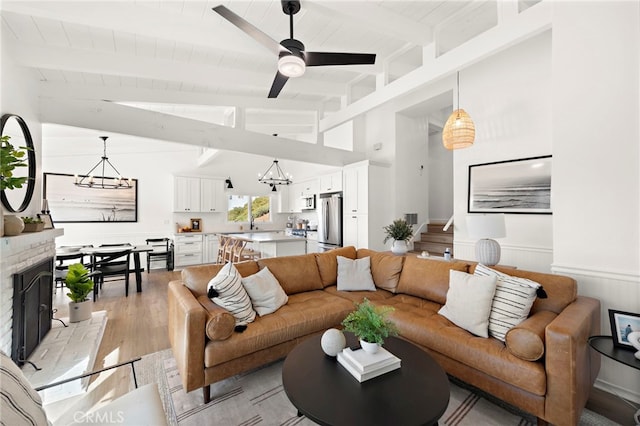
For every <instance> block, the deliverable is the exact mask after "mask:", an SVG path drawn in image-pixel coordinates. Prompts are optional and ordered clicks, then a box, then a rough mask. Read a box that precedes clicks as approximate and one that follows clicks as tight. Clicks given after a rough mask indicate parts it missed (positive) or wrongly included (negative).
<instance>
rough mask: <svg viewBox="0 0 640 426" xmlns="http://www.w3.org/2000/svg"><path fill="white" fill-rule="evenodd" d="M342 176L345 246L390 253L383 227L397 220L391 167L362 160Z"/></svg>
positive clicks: (345, 169) (345, 168)
mask: <svg viewBox="0 0 640 426" xmlns="http://www.w3.org/2000/svg"><path fill="white" fill-rule="evenodd" d="M342 177H343V185H342V191H343V192H342V194H343V245H345V246H349V245H353V246H355V247H356V248H369V249H372V250H378V251H384V250H387V249H388V247H386V246H385V245H384V243H383V240H384V230H383V227H384V226H386V225H388V224H390V223H391V222H392V221H393V219H394V217H393V209H392V206H393V203H392V201H393V197H394V195H393V193H392V191H391V184H390V182H391V170H390V168H389V167H387V166H382V165H374V164H371V163H370V162H369V161H361V162H359V163H355V164H350V165H347V166H345V167H344V168H343V170H342Z"/></svg>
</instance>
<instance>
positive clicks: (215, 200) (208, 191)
mask: <svg viewBox="0 0 640 426" xmlns="http://www.w3.org/2000/svg"><path fill="white" fill-rule="evenodd" d="M200 211H201V212H206V213H220V212H224V211H226V206H225V205H224V181H223V180H222V179H209V178H201V179H200Z"/></svg>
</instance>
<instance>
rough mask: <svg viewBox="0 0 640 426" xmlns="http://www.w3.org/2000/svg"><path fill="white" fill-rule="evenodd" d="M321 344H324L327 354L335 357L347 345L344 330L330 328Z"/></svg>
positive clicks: (323, 348)
mask: <svg viewBox="0 0 640 426" xmlns="http://www.w3.org/2000/svg"><path fill="white" fill-rule="evenodd" d="M320 346H322V350H323V351H324V353H325V354H327V355H329V356H334V357H335V356H338V353H340V351H342V350H343V349H344V348H345V346H347V339H346V338H345V337H344V334H343V333H342V331H340V330H338V329H337V328H330V329H328V330H327V331H325V332H324V334H323V335H322V338H321V339H320Z"/></svg>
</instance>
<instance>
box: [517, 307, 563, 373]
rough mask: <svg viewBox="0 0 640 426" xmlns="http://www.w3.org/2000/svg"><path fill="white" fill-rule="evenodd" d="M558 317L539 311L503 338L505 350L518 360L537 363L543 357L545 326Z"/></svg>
mask: <svg viewBox="0 0 640 426" xmlns="http://www.w3.org/2000/svg"><path fill="white" fill-rule="evenodd" d="M557 316H558V315H557V314H556V313H554V312H550V311H539V312H536V313H535V314H533V315H531V316H530V317H529V318H527V319H526V320H524V321H523V322H521V323H520V324H518V325H517V326H515V327H513V328H512V329H511V330H509V331H508V332H507V335H506V336H505V344H506V345H507V349H508V350H509V352H511V353H512V354H513V355H515V356H517V357H518V358H521V359H524V360H527V361H537V360H539V359H540V358H542V356H543V355H544V335H545V329H546V327H547V325H548V324H549V323H550V322H551V321H553V320H554V319H555V318H556V317H557Z"/></svg>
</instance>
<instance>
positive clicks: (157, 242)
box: [145, 237, 171, 274]
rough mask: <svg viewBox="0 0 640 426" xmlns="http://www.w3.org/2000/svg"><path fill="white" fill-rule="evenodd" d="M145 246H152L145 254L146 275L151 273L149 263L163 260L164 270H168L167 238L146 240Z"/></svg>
mask: <svg viewBox="0 0 640 426" xmlns="http://www.w3.org/2000/svg"><path fill="white" fill-rule="evenodd" d="M145 241H146V243H147V245H149V246H153V250H152V251H150V252H147V274H148V273H149V272H150V271H151V261H152V260H155V259H164V262H165V268H166V269H167V271H168V270H169V253H170V251H169V241H171V240H170V239H169V238H166V237H165V238H147V239H146V240H145Z"/></svg>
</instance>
